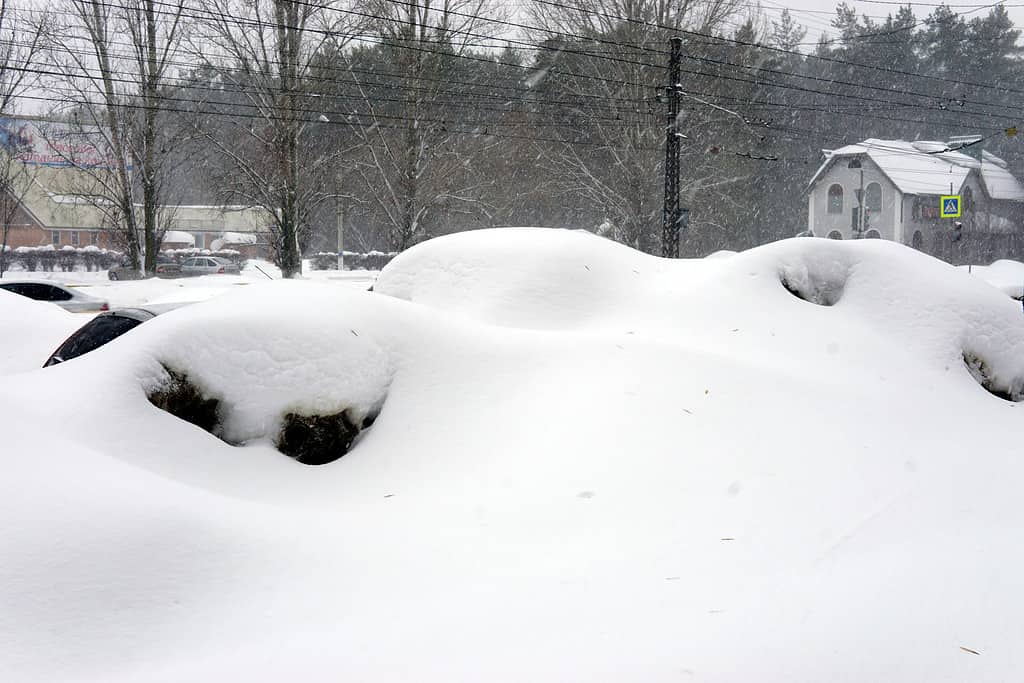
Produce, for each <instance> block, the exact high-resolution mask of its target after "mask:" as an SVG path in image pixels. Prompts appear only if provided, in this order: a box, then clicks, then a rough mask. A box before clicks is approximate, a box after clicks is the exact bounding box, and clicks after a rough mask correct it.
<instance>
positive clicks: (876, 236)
mask: <svg viewBox="0 0 1024 683" xmlns="http://www.w3.org/2000/svg"><path fill="white" fill-rule="evenodd" d="M864 239H868V240H880V239H882V235H881V233H879V232H878V231H877V230H868V232H867V234H866V235H864Z"/></svg>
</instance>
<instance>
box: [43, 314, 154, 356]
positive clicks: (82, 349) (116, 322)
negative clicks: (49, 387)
mask: <svg viewBox="0 0 1024 683" xmlns="http://www.w3.org/2000/svg"><path fill="white" fill-rule="evenodd" d="M141 324H142V323H141V322H140V321H138V320H135V319H134V318H124V317H121V316H119V315H105V316H100V317H98V318H94V319H93V320H91V321H90V322H88V323H86V324H85V325H84V326H82V327H81V328H80V329H79V330H78V331H77V332H75V333H74V334H73V335H71V337H70V338H69V339H68V340H67V341H66V342H64V343H63V344H61V347H60V348H59V349H57V350H56V351H55V352H54V354H53V355H55V356H59V357H60V358H61V359H62V360H71V359H72V358H77V357H78V356H81V355H82V354H83V353H89V352H90V351H92V350H94V349H98V348H99V347H101V346H103V345H104V344H106V343H107V342H109V341H111V340H113V339H117V338H118V337H120V336H121V335H122V334H124V333H125V332H127V331H128V330H131V329H133V328H135V327H138V326H139V325H141Z"/></svg>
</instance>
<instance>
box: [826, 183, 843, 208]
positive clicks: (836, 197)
mask: <svg viewBox="0 0 1024 683" xmlns="http://www.w3.org/2000/svg"><path fill="white" fill-rule="evenodd" d="M828 212H829V213H842V212H843V186H842V185H839V184H836V185H832V186H830V187H829V188H828Z"/></svg>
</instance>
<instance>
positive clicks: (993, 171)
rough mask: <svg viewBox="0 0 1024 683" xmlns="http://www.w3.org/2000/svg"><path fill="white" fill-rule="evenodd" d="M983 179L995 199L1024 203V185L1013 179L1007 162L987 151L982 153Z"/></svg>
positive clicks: (990, 194) (986, 188) (987, 189)
mask: <svg viewBox="0 0 1024 683" xmlns="http://www.w3.org/2000/svg"><path fill="white" fill-rule="evenodd" d="M981 179H982V181H983V182H984V183H985V190H986V191H987V192H988V194H989V196H990V197H992V198H993V199H1012V200H1014V201H1024V185H1021V184H1020V181H1019V180H1017V179H1016V178H1015V177H1013V174H1012V173H1010V171H1009V170H1008V169H1007V167H1006V162H1005V161H1003V160H1002V159H1000V158H999V157H997V156H996V155H994V154H990V153H988V152H985V151H982V153H981Z"/></svg>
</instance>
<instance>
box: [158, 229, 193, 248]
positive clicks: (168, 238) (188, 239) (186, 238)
mask: <svg viewBox="0 0 1024 683" xmlns="http://www.w3.org/2000/svg"><path fill="white" fill-rule="evenodd" d="M195 243H196V238H195V237H193V236H192V235H191V234H189V233H187V232H182V231H181V230H168V231H167V232H165V233H164V244H190V245H192V246H195Z"/></svg>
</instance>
